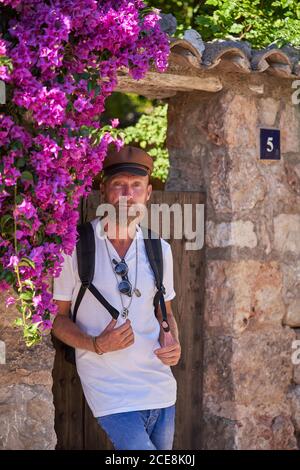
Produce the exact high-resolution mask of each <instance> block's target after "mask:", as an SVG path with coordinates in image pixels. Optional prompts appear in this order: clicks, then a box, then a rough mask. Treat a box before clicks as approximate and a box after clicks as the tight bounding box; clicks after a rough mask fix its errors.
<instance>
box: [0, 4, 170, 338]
mask: <svg viewBox="0 0 300 470" xmlns="http://www.w3.org/2000/svg"><path fill="white" fill-rule="evenodd" d="M0 13H1V17H2V18H4V19H5V20H4V21H3V24H2V35H1V34H0V80H2V81H4V82H5V84H6V95H7V101H6V104H5V105H2V106H1V105H0V155H1V160H0V186H1V191H0V257H1V263H0V292H7V291H8V289H9V288H13V290H14V293H15V294H16V295H15V296H14V297H12V296H10V297H7V299H6V305H7V306H8V305H10V304H13V303H16V306H17V309H18V311H19V312H20V316H19V318H18V319H17V320H16V324H17V325H19V326H21V327H22V328H23V331H24V338H25V341H26V344H27V345H29V346H30V345H33V344H36V343H37V342H39V341H40V340H41V338H42V337H43V335H44V334H47V332H49V330H50V329H51V326H52V322H53V318H54V316H55V314H56V313H57V306H56V304H55V303H54V302H53V299H52V293H51V290H50V289H49V280H50V278H51V277H52V276H54V277H56V276H58V275H59V273H60V272H61V266H62V262H63V255H62V252H63V251H64V252H65V253H66V254H71V253H72V251H73V249H74V246H75V243H76V225H77V223H78V217H79V212H78V210H77V208H78V204H79V202H80V198H81V197H82V196H87V195H88V194H89V192H90V190H91V187H92V181H93V177H94V176H95V175H96V174H97V173H99V171H100V170H101V168H102V162H103V159H104V158H105V155H106V151H107V147H108V145H109V144H110V143H114V144H115V145H116V146H121V145H122V141H121V139H120V137H119V134H118V130H117V129H116V127H117V124H118V123H117V120H116V119H114V120H113V121H112V123H111V126H102V125H101V113H102V112H103V111H104V106H105V100H106V98H107V97H108V96H109V95H110V94H111V93H112V91H113V90H114V88H115V86H116V84H117V71H118V70H119V69H120V68H126V69H127V70H128V73H129V74H130V75H131V76H132V77H133V78H135V79H139V78H141V77H143V75H144V74H145V73H146V72H147V70H148V68H149V66H151V65H153V64H154V65H155V66H156V68H157V69H158V70H159V71H163V70H164V69H165V68H166V65H167V58H168V53H169V45H168V40H167V37H166V35H165V34H164V33H163V32H162V31H161V29H160V22H159V20H160V17H159V12H158V10H151V9H149V8H147V6H146V5H145V4H144V3H143V2H142V1H140V0H131V1H125V0H115V1H113V0H99V1H97V0H48V1H47V0H24V1H23V0H0ZM3 25H4V26H3ZM0 31H1V29H0Z"/></svg>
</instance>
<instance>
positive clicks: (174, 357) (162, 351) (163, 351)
mask: <svg viewBox="0 0 300 470" xmlns="http://www.w3.org/2000/svg"><path fill="white" fill-rule="evenodd" d="M154 353H155V354H156V356H157V357H158V358H159V359H160V360H161V362H162V363H163V364H165V365H166V366H176V364H178V362H179V359H180V356H181V347H180V344H179V343H178V342H177V341H174V343H173V344H171V345H170V346H166V347H164V348H159V349H155V351H154Z"/></svg>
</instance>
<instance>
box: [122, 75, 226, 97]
mask: <svg viewBox="0 0 300 470" xmlns="http://www.w3.org/2000/svg"><path fill="white" fill-rule="evenodd" d="M127 88H128V91H133V89H134V90H136V93H139V92H140V90H141V89H144V90H145V89H149V91H151V93H152V94H153V92H154V91H155V90H156V91H157V93H158V94H159V93H164V92H167V91H170V92H171V91H173V92H174V91H193V90H195V91H197V90H198V91H199V90H200V91H209V92H217V91H220V90H222V82H221V80H220V79H219V78H218V77H197V76H186V75H175V74H171V73H155V72H148V73H147V74H146V75H145V77H144V78H142V79H140V80H133V79H132V78H131V77H129V75H119V76H118V85H117V89H116V91H126V90H127Z"/></svg>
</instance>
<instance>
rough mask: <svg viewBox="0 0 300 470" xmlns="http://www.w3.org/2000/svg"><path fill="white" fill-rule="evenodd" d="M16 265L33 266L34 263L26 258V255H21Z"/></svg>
mask: <svg viewBox="0 0 300 470" xmlns="http://www.w3.org/2000/svg"><path fill="white" fill-rule="evenodd" d="M18 266H29V267H30V268H33V269H34V268H35V263H34V261H32V259H30V258H28V257H27V256H23V257H22V258H21V260H20V261H19V263H18Z"/></svg>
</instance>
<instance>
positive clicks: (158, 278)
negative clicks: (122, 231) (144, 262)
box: [141, 227, 169, 331]
mask: <svg viewBox="0 0 300 470" xmlns="http://www.w3.org/2000/svg"><path fill="white" fill-rule="evenodd" d="M141 230H142V233H143V237H144V243H145V249H146V253H147V256H148V260H149V263H150V266H151V268H152V271H153V274H154V277H155V284H156V288H157V292H156V294H155V296H154V299H153V305H154V311H155V315H156V316H157V309H158V305H159V304H160V308H161V312H162V317H163V321H162V327H163V329H164V330H165V331H169V325H168V320H167V310H166V304H165V299H164V294H165V293H166V290H165V287H164V285H163V274H164V268H163V254H162V246H161V238H160V237H159V235H158V234H157V233H155V232H152V230H150V229H146V228H145V227H141Z"/></svg>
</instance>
